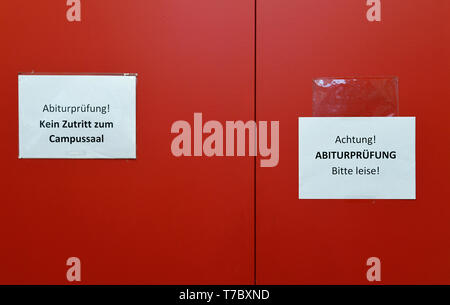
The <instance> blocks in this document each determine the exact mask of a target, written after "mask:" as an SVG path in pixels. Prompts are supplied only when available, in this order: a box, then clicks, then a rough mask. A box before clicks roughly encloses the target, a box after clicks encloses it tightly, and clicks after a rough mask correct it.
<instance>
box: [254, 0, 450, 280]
mask: <svg viewBox="0 0 450 305" xmlns="http://www.w3.org/2000/svg"><path fill="white" fill-rule="evenodd" d="M365 2H366V1H353V0H343V1H334V0H303V1H292V0H280V1H259V6H258V12H259V14H258V20H259V23H258V33H259V35H258V37H257V41H258V48H257V50H258V58H259V60H258V79H257V84H258V94H257V101H258V113H257V118H258V120H280V163H279V165H278V167H276V168H272V169H262V168H257V189H258V192H257V203H258V205H257V223H258V228H257V236H258V243H257V245H258V246H257V254H258V255H257V273H258V275H257V282H258V283H259V284H367V283H368V282H367V280H366V270H367V269H368V267H367V266H366V260H367V259H368V258H369V257H371V256H376V257H379V258H380V259H381V279H382V283H384V284H394V283H396V284H398V283H403V284H408V283H423V284H430V283H446V284H450V260H449V257H450V243H449V241H450V222H449V219H450V204H449V199H448V198H449V197H450V190H449V188H448V186H447V184H448V177H449V175H448V173H449V171H450V162H449V153H450V144H449V142H448V134H449V131H450V128H449V124H448V116H449V114H450V107H449V103H448V101H449V100H450V93H449V92H450V91H449V90H448V84H449V81H450V72H449V71H450V69H449V68H450V59H449V54H450V27H449V22H448V17H449V12H450V2H449V1H446V0H432V1H422V0H409V1H404V0H390V1H381V2H382V21H381V23H376V22H375V23H370V22H368V21H367V20H366V15H365V12H366V10H367V7H366V6H365ZM349 75H363V76H367V75H369V76H370V75H397V76H398V77H399V93H400V115H402V116H417V141H416V142H417V150H416V159H417V200H415V201H407V200H377V201H371V200H298V199H297V198H298V168H297V167H298V155H297V154H298V148H297V146H298V138H297V137H298V132H297V128H298V127H297V117H298V116H311V114H312V112H311V111H312V107H311V97H312V90H311V87H312V86H311V80H312V78H314V77H320V76H349ZM324 187H326V185H324Z"/></svg>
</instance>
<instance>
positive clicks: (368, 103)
mask: <svg viewBox="0 0 450 305" xmlns="http://www.w3.org/2000/svg"><path fill="white" fill-rule="evenodd" d="M312 115H313V116H316V117H355V116H365V117H367V116H379V117H380V116H397V115H399V106H398V78H397V77H321V78H315V79H313V109H312Z"/></svg>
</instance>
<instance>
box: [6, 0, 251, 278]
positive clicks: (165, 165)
mask: <svg viewBox="0 0 450 305" xmlns="http://www.w3.org/2000/svg"><path fill="white" fill-rule="evenodd" d="M81 4H82V17H81V18H82V20H81V22H73V23H71V22H68V21H67V20H66V10H67V8H68V7H67V6H66V1H60V0H46V1H1V4H0V15H1V18H0V29H1V39H2V47H1V48H0V58H1V68H2V69H1V70H2V71H1V74H0V82H1V83H0V88H1V92H2V103H1V106H2V107H1V109H2V112H1V113H2V119H1V120H0V137H1V139H2V146H1V147H2V149H1V152H0V168H1V173H2V183H1V193H2V195H1V196H2V197H1V200H0V202H1V205H0V239H1V246H0V248H1V251H0V270H1V271H0V283H14V284H20V283H31V284H45V283H52V284H60V283H67V281H66V270H67V268H68V267H66V259H67V258H68V257H71V256H76V257H79V258H80V259H81V262H82V282H83V283H89V284H95V283H103V284H108V283H119V284H127V283H141V284H156V283H157V284H196V283H203V284H218V283H234V284H250V283H252V282H253V254H254V253H253V236H254V235H253V160H252V159H251V158H206V157H197V158H194V157H193V158H175V157H174V156H172V154H171V151H170V144H171V141H172V139H173V137H174V135H171V134H170V127H171V124H172V123H173V122H174V121H176V120H188V121H191V122H192V121H193V113H194V112H195V111H196V112H202V113H203V117H204V120H205V121H206V120H211V119H214V120H219V121H225V120H226V119H230V120H233V119H235V120H238V119H241V120H249V119H251V118H252V117H253V8H254V7H253V1H242V0H215V1H210V0H196V1H184V0H169V1H168V0H152V1H148V0H133V1H120V0H114V1H108V0H96V1H83V0H82V1H81ZM33 70H34V71H37V72H72V73H76V72H104V73H113V72H135V73H138V75H139V76H138V89H137V96H138V100H137V121H138V122H137V141H138V142H137V155H138V158H137V160H135V161H134V160H129V161H125V160H110V161H108V160H18V159H17V155H18V150H17V146H18V127H17V126H18V124H17V115H18V114H17V73H18V72H30V71H33Z"/></svg>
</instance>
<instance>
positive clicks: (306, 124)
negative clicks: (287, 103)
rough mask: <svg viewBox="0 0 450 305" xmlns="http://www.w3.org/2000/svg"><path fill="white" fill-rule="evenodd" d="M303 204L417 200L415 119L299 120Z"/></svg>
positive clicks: (300, 185)
mask: <svg viewBox="0 0 450 305" xmlns="http://www.w3.org/2000/svg"><path fill="white" fill-rule="evenodd" d="M299 198H300V199H345V198H347V199H415V198H416V185H415V118H414V117H342V118H338V117H328V118H325V117H314V118H299Z"/></svg>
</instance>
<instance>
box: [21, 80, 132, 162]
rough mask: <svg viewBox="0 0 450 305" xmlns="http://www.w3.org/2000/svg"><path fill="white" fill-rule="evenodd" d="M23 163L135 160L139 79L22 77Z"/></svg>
mask: <svg viewBox="0 0 450 305" xmlns="http://www.w3.org/2000/svg"><path fill="white" fill-rule="evenodd" d="M19 158H76V159H110V158H121V159H134V158H136V76H134V75H19Z"/></svg>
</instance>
